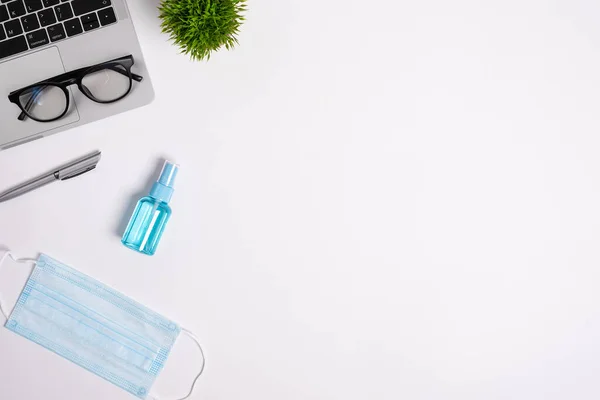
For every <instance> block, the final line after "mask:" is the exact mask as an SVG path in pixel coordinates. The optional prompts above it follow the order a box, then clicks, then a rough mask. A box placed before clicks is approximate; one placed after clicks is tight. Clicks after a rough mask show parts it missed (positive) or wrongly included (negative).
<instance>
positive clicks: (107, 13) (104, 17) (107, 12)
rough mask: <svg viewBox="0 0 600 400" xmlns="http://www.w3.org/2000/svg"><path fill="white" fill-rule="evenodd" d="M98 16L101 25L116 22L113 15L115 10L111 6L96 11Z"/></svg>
mask: <svg viewBox="0 0 600 400" xmlns="http://www.w3.org/2000/svg"><path fill="white" fill-rule="evenodd" d="M98 17H100V23H101V24H102V26H104V25H108V24H114V23H115V22H117V17H116V16H115V12H114V10H113V9H112V8H110V7H109V8H105V9H104V10H100V11H98Z"/></svg>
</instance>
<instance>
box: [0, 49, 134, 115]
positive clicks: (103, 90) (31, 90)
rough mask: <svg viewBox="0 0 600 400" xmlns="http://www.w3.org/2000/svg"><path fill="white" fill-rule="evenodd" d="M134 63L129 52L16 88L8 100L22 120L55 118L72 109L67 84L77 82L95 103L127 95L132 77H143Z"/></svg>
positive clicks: (113, 100)
mask: <svg viewBox="0 0 600 400" xmlns="http://www.w3.org/2000/svg"><path fill="white" fill-rule="evenodd" d="M133 64H134V61H133V56H132V55H129V56H125V57H121V58H117V59H115V60H111V61H107V62H104V63H101V64H97V65H93V66H91V67H85V68H80V69H77V70H75V71H72V72H67V73H64V74H62V75H58V76H55V77H54V78H50V79H46V80H44V81H41V82H38V83H35V84H33V85H30V86H27V87H24V88H22V89H19V90H16V91H14V92H12V93H10V94H9V95H8V100H9V101H10V102H11V103H14V104H16V105H17V106H19V108H20V109H21V111H22V112H21V114H20V115H19V117H18V119H19V121H24V120H25V119H26V118H31V119H33V120H35V121H38V122H52V121H56V120H58V119H61V118H62V117H64V116H65V114H66V113H67V111H68V110H69V104H70V100H69V91H68V90H67V88H68V87H69V86H71V85H77V87H78V88H79V90H80V91H81V93H83V94H84V95H85V96H86V97H87V98H88V99H90V100H92V101H95V102H96V103H102V104H108V103H114V102H116V101H119V100H121V99H122V98H124V97H125V96H127V95H128V94H129V93H130V92H131V88H132V86H133V82H132V81H136V82H141V81H142V80H143V79H144V78H143V77H141V76H139V75H136V74H134V73H132V72H131V67H132V66H133Z"/></svg>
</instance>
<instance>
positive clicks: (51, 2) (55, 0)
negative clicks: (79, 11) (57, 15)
mask: <svg viewBox="0 0 600 400" xmlns="http://www.w3.org/2000/svg"><path fill="white" fill-rule="evenodd" d="M42 1H43V2H44V7H52V6H55V5H57V4H60V0H42Z"/></svg>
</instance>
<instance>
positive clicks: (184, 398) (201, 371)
mask: <svg viewBox="0 0 600 400" xmlns="http://www.w3.org/2000/svg"><path fill="white" fill-rule="evenodd" d="M181 332H183V333H185V334H186V335H188V336H189V338H190V339H192V340H193V341H194V343H195V344H196V346H197V347H198V350H200V354H201V355H202V367H200V372H198V375H196V377H195V378H194V381H193V382H192V387H191V388H190V391H189V392H188V394H187V395H186V396H185V397H181V398H178V399H176V400H186V399H188V398H189V397H190V396H191V395H192V394H194V391H195V390H196V384H197V383H198V379H200V376H202V373H203V372H204V366H205V365H206V357H205V356H204V351H203V350H202V345H200V340H199V339H198V338H197V337H196V335H194V334H193V333H192V332H190V331H188V330H187V329H185V328H181ZM149 398H150V399H151V400H160V399H159V397H158V396H153V395H150V396H149Z"/></svg>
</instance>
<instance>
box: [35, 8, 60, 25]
mask: <svg viewBox="0 0 600 400" xmlns="http://www.w3.org/2000/svg"><path fill="white" fill-rule="evenodd" d="M37 15H38V18H39V19H40V24H41V25H42V26H48V25H50V24H55V23H56V17H55V16H54V11H52V9H51V8H49V9H47V10H42V11H40V12H39V13H38V14H37Z"/></svg>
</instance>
